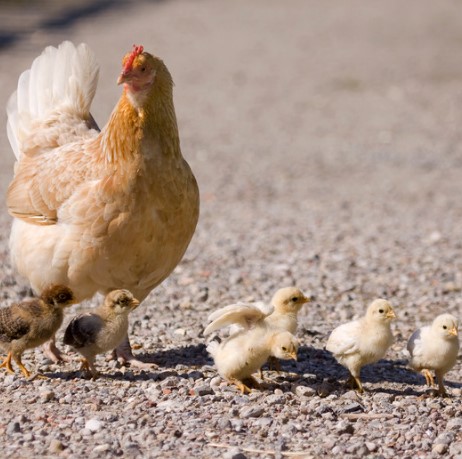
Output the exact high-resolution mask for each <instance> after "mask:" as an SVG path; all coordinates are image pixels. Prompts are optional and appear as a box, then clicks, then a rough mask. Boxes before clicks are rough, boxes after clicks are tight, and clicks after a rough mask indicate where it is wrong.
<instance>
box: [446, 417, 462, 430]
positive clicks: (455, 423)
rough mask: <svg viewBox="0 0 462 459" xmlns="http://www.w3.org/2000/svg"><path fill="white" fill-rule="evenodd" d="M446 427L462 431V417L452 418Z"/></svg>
mask: <svg viewBox="0 0 462 459" xmlns="http://www.w3.org/2000/svg"><path fill="white" fill-rule="evenodd" d="M446 429H448V430H454V431H456V432H460V431H462V418H454V419H450V420H449V421H448V423H447V424H446Z"/></svg>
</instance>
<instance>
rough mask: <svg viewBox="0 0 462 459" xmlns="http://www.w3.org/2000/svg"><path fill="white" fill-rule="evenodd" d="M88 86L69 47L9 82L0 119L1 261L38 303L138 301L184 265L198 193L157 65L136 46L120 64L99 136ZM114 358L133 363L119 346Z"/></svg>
mask: <svg viewBox="0 0 462 459" xmlns="http://www.w3.org/2000/svg"><path fill="white" fill-rule="evenodd" d="M97 80H98V65H97V63H96V59H95V57H94V54H93V53H92V51H91V50H90V49H89V47H88V46H87V45H85V44H80V45H79V46H77V47H75V46H74V45H73V44H72V43H70V42H64V43H62V44H61V45H60V46H59V47H58V48H54V47H48V48H46V49H45V50H44V51H43V53H42V54H41V55H40V56H39V57H38V58H36V59H35V60H34V62H33V64H32V67H31V69H30V70H27V71H26V72H24V73H23V74H22V75H21V76H20V78H19V82H18V89H17V91H16V92H15V93H14V94H13V95H12V96H11V98H10V100H9V102H8V108H7V112H8V125H7V128H8V137H9V140H10V143H11V146H12V148H13V150H14V153H15V155H16V159H17V162H16V165H15V175H14V178H13V181H12V182H11V184H10V186H9V188H8V193H7V205H8V209H9V212H10V214H11V215H12V216H13V217H14V221H13V225H12V230H11V237H10V251H11V257H12V261H13V264H14V265H15V266H16V268H17V270H18V271H19V273H21V274H22V275H24V276H25V277H26V278H27V279H28V280H29V282H30V284H31V286H32V288H33V289H34V290H36V291H38V292H40V291H42V289H43V288H44V286H45V285H47V284H50V283H55V284H64V285H67V286H69V287H70V288H71V289H72V290H73V291H74V292H75V295H76V297H77V299H78V300H79V301H81V300H83V299H85V298H90V297H92V296H93V295H94V294H95V293H96V292H98V291H99V292H102V293H103V294H106V293H108V292H110V291H112V290H114V289H120V288H124V289H128V290H130V291H131V292H133V294H134V295H135V296H136V298H138V299H139V300H140V301H141V300H143V299H144V298H145V297H146V296H147V295H148V294H149V292H150V291H151V290H152V289H153V288H154V287H156V286H157V285H158V284H159V283H160V282H162V281H163V280H164V279H165V278H166V277H167V276H168V275H169V274H170V273H171V272H172V270H173V269H174V268H175V266H176V265H177V264H178V262H179V261H180V260H181V258H182V257H183V254H184V252H185V250H186V248H187V247H188V244H189V242H190V240H191V238H192V236H193V233H194V230H195V228H196V223H197V220H198V215H199V192H198V187H197V183H196V180H195V178H194V175H193V173H192V171H191V169H190V167H189V165H188V164H187V163H186V161H185V160H184V158H183V156H182V154H181V150H180V140H179V134H178V127H177V122H176V116H175V109H174V106H173V94H172V92H173V81H172V77H171V75H170V72H169V71H168V69H167V67H166V66H165V64H164V63H163V61H162V60H161V59H159V58H158V57H155V56H152V55H151V54H149V53H147V52H144V51H143V47H142V46H134V48H133V51H132V52H130V53H128V54H126V55H125V57H124V58H123V61H122V72H121V74H120V76H119V78H118V81H117V82H118V84H123V93H122V96H121V98H120V100H119V102H118V104H117V105H116V107H115V109H114V110H113V112H112V114H111V116H110V119H109V121H108V123H107V124H106V126H105V127H104V128H103V129H102V130H101V131H99V129H98V127H97V126H96V123H95V121H94V120H93V118H92V116H91V114H90V104H91V101H92V99H93V96H94V94H95V91H96V85H97ZM118 354H119V357H121V358H123V359H125V360H131V361H132V363H139V362H137V361H135V362H134V358H133V355H132V353H131V348H130V344H129V341H128V337H127V339H126V340H124V342H123V343H122V344H121V345H120V346H119V348H118Z"/></svg>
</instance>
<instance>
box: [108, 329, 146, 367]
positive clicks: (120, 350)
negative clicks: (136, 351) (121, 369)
mask: <svg viewBox="0 0 462 459" xmlns="http://www.w3.org/2000/svg"><path fill="white" fill-rule="evenodd" d="M116 355H117V360H118V361H119V362H120V363H121V364H122V365H123V364H125V363H129V364H130V366H131V367H133V368H139V369H140V370H149V369H152V368H153V367H154V364H152V363H145V362H142V361H141V360H138V359H137V358H135V356H134V355H133V352H132V347H131V345H130V339H129V338H128V335H126V336H125V338H124V340H123V341H122V342H121V343H120V344H119V345H118V346H117V348H116Z"/></svg>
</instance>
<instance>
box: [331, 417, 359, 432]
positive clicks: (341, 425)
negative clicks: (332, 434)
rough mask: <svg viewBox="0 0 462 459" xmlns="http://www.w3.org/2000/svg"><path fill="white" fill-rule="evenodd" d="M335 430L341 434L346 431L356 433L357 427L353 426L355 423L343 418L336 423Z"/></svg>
mask: <svg viewBox="0 0 462 459" xmlns="http://www.w3.org/2000/svg"><path fill="white" fill-rule="evenodd" d="M335 430H336V431H337V433H338V434H339V435H342V434H344V433H345V434H349V435H351V434H353V433H354V431H355V428H354V427H353V424H351V423H350V422H348V421H345V420H344V419H342V420H340V421H339V422H338V423H337V424H336V426H335Z"/></svg>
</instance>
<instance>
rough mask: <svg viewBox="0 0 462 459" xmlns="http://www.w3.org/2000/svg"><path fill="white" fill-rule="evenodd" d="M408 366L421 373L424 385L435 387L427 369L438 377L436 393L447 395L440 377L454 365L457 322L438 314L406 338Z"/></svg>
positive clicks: (457, 344)
mask: <svg viewBox="0 0 462 459" xmlns="http://www.w3.org/2000/svg"><path fill="white" fill-rule="evenodd" d="M407 350H408V351H409V353H410V354H411V357H410V360H409V365H410V366H411V368H413V369H414V370H416V371H420V372H421V373H422V374H423V375H424V376H425V380H426V382H427V385H429V386H430V387H432V386H433V385H434V380H433V376H432V374H431V373H430V370H434V372H435V375H436V377H437V378H438V392H439V394H440V395H446V389H445V387H444V384H443V376H444V375H445V374H446V373H447V372H448V371H449V370H450V369H451V368H452V367H453V366H454V365H455V364H456V361H457V354H458V352H459V337H458V322H457V319H456V318H455V317H454V316H453V315H451V314H441V315H439V316H438V317H436V319H435V320H434V321H433V323H432V324H431V325H426V326H425V327H422V328H419V329H418V330H416V331H415V332H414V333H413V334H412V336H411V337H410V338H409V341H408V343H407Z"/></svg>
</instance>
